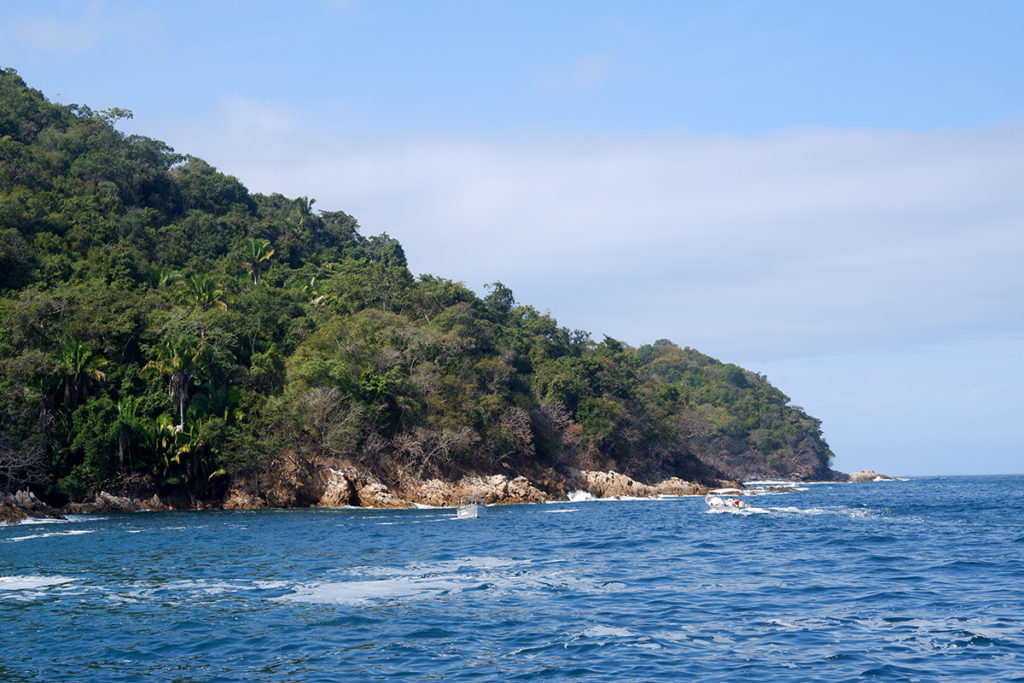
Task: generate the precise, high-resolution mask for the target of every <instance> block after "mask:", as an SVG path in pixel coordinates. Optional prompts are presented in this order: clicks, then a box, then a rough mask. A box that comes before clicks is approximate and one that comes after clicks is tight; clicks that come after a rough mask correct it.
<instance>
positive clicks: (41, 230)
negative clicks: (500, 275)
mask: <svg viewBox="0 0 1024 683" xmlns="http://www.w3.org/2000/svg"><path fill="white" fill-rule="evenodd" d="M130 116H131V113H130V112H128V111H126V110H121V109H111V110H105V111H99V112H96V111H92V110H91V109H89V108H88V107H86V106H79V105H59V104H55V103H52V102H49V101H48V100H47V99H46V98H45V97H44V96H43V94H42V93H40V92H39V91H37V90H33V89H31V88H29V87H27V86H26V84H25V83H24V82H23V81H22V80H21V78H20V77H19V76H18V75H17V74H16V72H14V71H13V70H11V69H6V70H3V71H0V236H2V237H0V319H2V320H3V327H2V330H0V493H3V492H5V491H14V490H16V489H18V488H25V487H29V488H31V489H32V490H34V491H35V492H37V493H38V494H39V495H41V496H43V497H45V498H47V499H48V500H51V501H59V502H64V501H67V500H80V499H86V498H89V497H91V496H93V495H94V494H95V493H96V492H98V491H99V490H101V489H106V490H120V491H129V490H131V491H136V492H159V493H161V495H172V496H181V497H185V498H187V499H190V500H197V499H206V500H216V499H219V498H223V496H224V495H225V492H226V491H228V490H229V489H231V488H233V487H234V488H235V489H237V488H238V487H239V486H245V487H248V490H250V491H252V492H254V493H259V492H261V491H264V490H266V489H269V488H272V487H273V486H274V485H275V482H274V479H275V477H281V476H287V475H286V474H282V473H285V472H288V471H292V472H294V471H309V470H310V469H311V468H312V467H313V466H314V464H316V463H325V462H333V463H341V462H344V463H346V465H347V466H350V467H353V468H355V469H356V470H358V471H361V472H365V473H367V476H372V477H376V478H377V479H378V480H379V481H381V482H384V483H385V484H386V485H388V486H393V487H394V486H399V487H400V486H401V485H402V484H403V481H408V480H411V479H429V478H437V479H442V480H455V479H457V478H459V477H462V476H464V475H471V474H476V475H489V474H505V475H509V476H510V477H511V476H516V475H526V476H527V477H528V478H529V479H531V481H535V482H542V481H544V479H545V477H548V478H550V477H551V476H556V475H557V476H561V475H562V474H564V473H566V472H569V471H573V469H574V468H576V469H582V470H615V471H617V472H621V473H624V474H626V475H629V476H630V477H633V478H634V479H636V480H638V481H640V482H650V483H653V482H656V481H660V480H662V479H665V478H668V477H680V478H683V479H689V480H696V481H716V480H718V479H722V478H747V477H796V478H829V477H831V476H832V475H833V474H834V473H832V472H831V471H830V470H829V468H828V465H829V462H830V459H831V458H832V453H831V451H830V450H829V448H828V445H827V444H826V443H825V441H824V440H823V439H822V436H821V431H820V424H819V422H818V421H817V420H815V419H813V418H811V417H809V416H807V415H806V414H805V413H804V412H803V411H802V410H801V409H799V408H797V407H795V406H792V405H790V402H789V399H788V397H786V396H785V395H784V394H783V393H782V392H780V391H779V390H778V389H776V388H774V387H773V386H771V385H770V384H769V383H768V382H767V380H766V379H765V378H764V377H763V376H760V375H758V374H756V373H753V372H750V371H747V370H744V369H742V368H739V367H737V366H735V365H729V364H723V363H720V362H718V361H716V360H714V359H712V358H709V357H707V356H704V355H702V354H700V353H699V352H697V351H695V350H693V349H689V348H680V347H678V346H676V345H674V344H672V343H671V342H668V341H665V340H661V341H657V342H655V343H653V344H650V345H646V346H642V347H640V348H631V347H629V346H627V345H625V344H623V343H621V342H619V341H616V340H614V339H611V338H608V337H603V338H602V339H601V340H600V341H596V340H595V339H593V338H592V337H591V335H590V334H589V333H586V332H581V331H572V330H568V329H565V328H563V327H561V326H559V324H558V323H557V321H556V320H555V319H554V318H553V317H552V316H550V315H548V314H545V313H541V312H539V311H538V310H537V309H535V308H534V307H532V306H530V305H527V304H523V303H520V302H517V301H516V300H515V297H514V294H513V292H512V291H510V290H509V289H508V288H507V287H505V286H504V285H502V284H500V283H497V282H496V283H494V284H492V285H490V286H489V287H488V290H487V293H486V294H485V295H484V296H478V295H477V294H476V293H474V292H472V291H470V290H469V289H467V288H466V287H465V285H463V284H462V283H459V282H453V281H450V280H447V279H444V278H439V277H434V276H431V275H420V276H418V277H417V276H413V274H412V273H410V272H409V270H408V267H407V263H406V259H405V254H404V252H403V250H402V246H401V245H400V244H399V243H398V242H397V241H396V240H394V239H392V238H390V237H388V236H387V235H386V234H380V235H374V236H364V235H363V234H362V232H361V230H360V227H359V225H358V223H357V221H356V220H355V218H353V217H352V216H349V215H348V214H346V213H344V212H341V211H316V210H314V209H313V206H314V203H315V202H314V200H313V199H310V198H307V197H297V198H288V197H284V196H282V195H280V194H272V195H262V194H254V193H250V192H249V191H248V190H247V189H246V188H245V187H244V186H243V184H242V183H241V182H239V181H238V179H236V178H234V177H232V176H230V175H226V174H224V173H222V172H220V171H218V170H217V169H215V168H213V167H211V166H210V165H209V164H207V163H205V162H204V161H202V160H201V159H198V158H196V157H193V156H189V155H183V154H178V153H176V152H175V151H174V150H172V149H171V148H170V147H168V146H167V145H166V144H164V143H162V142H160V141H158V140H153V139H150V138H146V137H141V136H136V135H124V134H122V133H120V132H119V131H118V130H117V129H116V128H115V127H114V124H115V123H116V122H117V121H118V120H120V119H122V118H125V117H130Z"/></svg>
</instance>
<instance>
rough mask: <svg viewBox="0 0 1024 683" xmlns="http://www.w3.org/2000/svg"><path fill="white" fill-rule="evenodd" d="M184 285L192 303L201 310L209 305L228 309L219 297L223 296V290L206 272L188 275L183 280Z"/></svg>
mask: <svg viewBox="0 0 1024 683" xmlns="http://www.w3.org/2000/svg"><path fill="white" fill-rule="evenodd" d="M185 285H186V286H187V287H188V291H189V294H190V295H191V297H190V299H191V301H192V303H194V304H195V305H196V306H197V307H198V308H200V309H201V310H204V311H205V310H206V309H208V308H209V307H210V306H220V307H221V308H223V309H224V310H225V311H226V310H228V305H227V304H226V303H224V300H223V299H222V298H221V297H222V296H224V290H223V289H221V288H220V285H218V284H217V281H216V280H214V279H213V278H212V277H210V276H209V275H207V274H206V273H195V274H193V275H190V276H189V277H188V279H187V280H185Z"/></svg>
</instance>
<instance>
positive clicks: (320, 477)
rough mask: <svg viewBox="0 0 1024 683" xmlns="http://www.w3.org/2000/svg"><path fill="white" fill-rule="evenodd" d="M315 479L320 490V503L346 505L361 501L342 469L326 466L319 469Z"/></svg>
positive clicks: (337, 505) (332, 505)
mask: <svg viewBox="0 0 1024 683" xmlns="http://www.w3.org/2000/svg"><path fill="white" fill-rule="evenodd" d="M314 479H315V482H316V485H317V488H318V490H319V491H318V492H319V496H318V497H319V502H318V503H317V504H318V505H324V506H328V507H344V506H346V505H352V504H353V502H356V503H358V502H359V497H358V496H357V495H356V490H355V487H354V486H353V485H352V482H351V481H350V480H349V478H348V477H347V476H346V475H345V473H344V472H342V471H341V470H336V469H334V468H333V467H324V468H323V469H320V470H317V473H316V475H315V477H314Z"/></svg>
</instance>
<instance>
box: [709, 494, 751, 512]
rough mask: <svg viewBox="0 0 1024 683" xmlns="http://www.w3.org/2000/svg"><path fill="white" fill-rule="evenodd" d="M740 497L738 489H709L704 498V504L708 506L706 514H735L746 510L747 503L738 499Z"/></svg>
mask: <svg viewBox="0 0 1024 683" xmlns="http://www.w3.org/2000/svg"><path fill="white" fill-rule="evenodd" d="M742 495H743V491H741V490H740V489H711V490H710V491H708V492H707V495H705V496H704V502H705V503H707V504H708V512H736V511H739V510H745V509H746V508H747V502H746V501H745V500H743V499H742V498H740V496H742Z"/></svg>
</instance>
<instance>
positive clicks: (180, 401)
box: [142, 334, 206, 431]
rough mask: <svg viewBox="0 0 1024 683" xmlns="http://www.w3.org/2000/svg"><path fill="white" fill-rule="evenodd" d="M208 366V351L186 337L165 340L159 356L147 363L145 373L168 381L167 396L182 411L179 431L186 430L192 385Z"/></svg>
mask: <svg viewBox="0 0 1024 683" xmlns="http://www.w3.org/2000/svg"><path fill="white" fill-rule="evenodd" d="M205 366H206V349H205V347H204V346H203V344H202V343H201V342H198V341H196V340H195V339H193V338H191V337H189V336H188V335H186V334H178V335H175V336H172V337H169V338H166V339H164V340H163V341H162V342H161V343H160V344H159V345H158V346H157V357H156V358H154V359H153V360H151V361H149V362H148V363H146V365H145V366H144V367H143V368H142V371H143V373H148V372H156V373H159V374H161V375H166V376H167V378H168V384H167V396H168V397H169V398H170V399H171V403H172V404H173V405H174V407H175V408H176V409H177V411H178V430H179V431H180V430H183V429H184V428H185V404H186V403H187V402H188V399H189V396H190V394H191V390H192V385H193V384H194V383H195V382H196V378H197V377H198V376H199V374H200V373H201V372H202V370H203V369H204V368H205Z"/></svg>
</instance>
